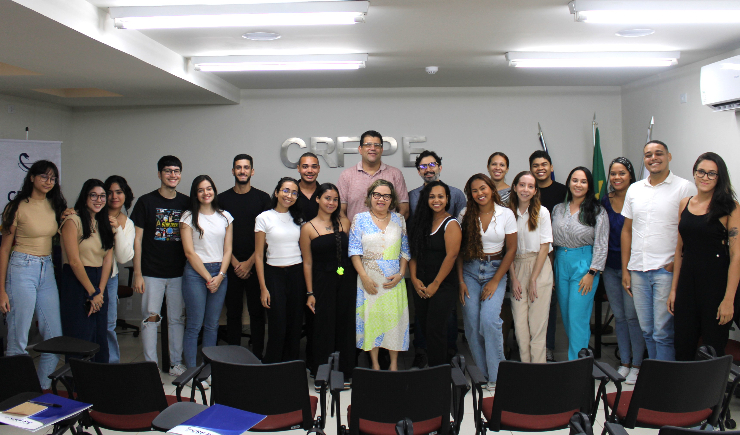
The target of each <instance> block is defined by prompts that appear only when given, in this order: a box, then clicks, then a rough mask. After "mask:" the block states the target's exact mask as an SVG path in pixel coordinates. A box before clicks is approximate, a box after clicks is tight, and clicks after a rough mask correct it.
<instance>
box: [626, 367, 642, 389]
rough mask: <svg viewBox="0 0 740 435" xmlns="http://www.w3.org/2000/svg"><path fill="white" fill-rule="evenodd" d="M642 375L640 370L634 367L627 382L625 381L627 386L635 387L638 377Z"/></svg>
mask: <svg viewBox="0 0 740 435" xmlns="http://www.w3.org/2000/svg"><path fill="white" fill-rule="evenodd" d="M639 373H640V369H638V368H635V367H632V368H631V369H630V372H629V374H628V375H627V380H626V381H624V383H625V384H627V385H635V382H637V375H638V374H639Z"/></svg>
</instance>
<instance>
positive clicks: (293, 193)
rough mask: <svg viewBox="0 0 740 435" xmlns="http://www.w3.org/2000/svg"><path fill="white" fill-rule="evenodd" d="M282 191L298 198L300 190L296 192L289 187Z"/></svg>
mask: <svg viewBox="0 0 740 435" xmlns="http://www.w3.org/2000/svg"><path fill="white" fill-rule="evenodd" d="M281 192H283V193H284V194H286V195H290V196H292V197H294V198H298V192H296V191H295V190H290V189H288V188H287V187H286V188H285V189H283V190H281Z"/></svg>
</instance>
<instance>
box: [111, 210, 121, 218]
mask: <svg viewBox="0 0 740 435" xmlns="http://www.w3.org/2000/svg"><path fill="white" fill-rule="evenodd" d="M122 212H123V211H122V210H118V214H117V215H115V216H113V219H118V216H120V215H121V213H122Z"/></svg>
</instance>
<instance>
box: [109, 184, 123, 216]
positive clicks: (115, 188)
mask: <svg viewBox="0 0 740 435" xmlns="http://www.w3.org/2000/svg"><path fill="white" fill-rule="evenodd" d="M125 202H126V194H125V193H123V189H121V186H119V185H118V183H111V185H110V190H109V191H108V208H109V209H111V210H120V209H121V208H122V207H123V204H124V203H125Z"/></svg>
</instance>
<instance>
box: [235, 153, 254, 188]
mask: <svg viewBox="0 0 740 435" xmlns="http://www.w3.org/2000/svg"><path fill="white" fill-rule="evenodd" d="M253 174H254V169H253V168H252V164H251V163H249V160H247V159H241V160H237V161H236V162H234V167H233V168H231V175H233V176H234V181H235V182H236V184H242V185H244V184H249V180H251V179H252V175H253Z"/></svg>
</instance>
